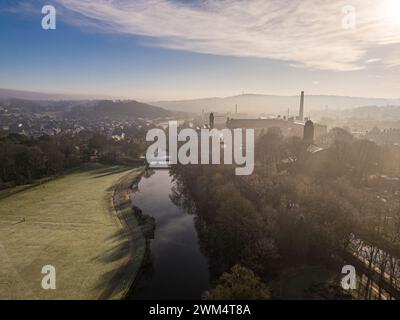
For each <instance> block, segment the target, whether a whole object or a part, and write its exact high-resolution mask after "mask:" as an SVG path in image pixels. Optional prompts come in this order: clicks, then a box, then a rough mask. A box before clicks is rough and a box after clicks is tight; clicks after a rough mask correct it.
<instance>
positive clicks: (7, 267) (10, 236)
mask: <svg viewBox="0 0 400 320" xmlns="http://www.w3.org/2000/svg"><path fill="white" fill-rule="evenodd" d="M140 172H141V168H136V169H134V170H132V168H128V167H122V166H104V165H100V164H93V165H90V166H85V167H84V168H81V169H79V170H76V171H74V172H72V173H70V174H68V175H65V176H63V177H60V178H57V179H55V180H52V181H48V182H46V183H43V184H40V185H37V186H33V187H30V188H27V189H26V190H18V192H16V193H14V194H11V195H9V196H7V197H5V198H2V199H1V200H0V261H1V262H2V268H0V299H99V298H102V299H103V298H104V299H120V298H122V297H123V296H124V294H125V293H126V290H125V287H129V282H130V281H132V280H131V279H132V278H133V276H134V272H133V271H132V272H131V270H130V272H129V276H123V277H122V278H121V277H120V276H119V275H121V274H124V272H123V271H126V267H127V265H129V263H130V262H131V261H132V257H134V262H135V263H139V261H140V256H141V253H140V252H141V249H140V244H138V247H137V248H136V249H137V251H136V252H137V254H136V255H132V252H131V251H130V250H131V249H130V243H131V240H132V239H129V238H128V236H127V234H126V232H127V231H126V230H127V229H126V228H123V224H122V222H121V220H120V219H119V216H122V217H125V218H126V221H127V219H128V217H126V215H127V211H125V208H121V209H124V210H120V209H119V211H120V212H117V211H115V210H114V204H113V202H112V201H111V200H110V199H112V198H113V196H114V195H115V193H116V189H118V188H122V185H123V186H126V184H125V183H123V184H122V185H121V181H125V182H126V183H127V181H128V180H129V179H134V178H135V177H137V176H138V175H139V174H140ZM127 177H129V179H128V180H125V179H127ZM129 226H130V230H132V228H133V226H134V219H132V221H129ZM139 229H140V228H139ZM137 231H138V230H136V235H137V237H138V239H139V240H140V236H139V233H138V232H137ZM135 240H136V238H135ZM143 250H144V249H143ZM45 265H53V266H54V267H55V269H56V289H55V290H44V289H42V287H41V281H42V278H43V276H44V275H43V274H41V270H42V267H43V266H45ZM118 280H121V281H122V282H121V283H122V284H120V282H118Z"/></svg>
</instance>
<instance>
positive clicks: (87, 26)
mask: <svg viewBox="0 0 400 320" xmlns="http://www.w3.org/2000/svg"><path fill="white" fill-rule="evenodd" d="M1 3H2V4H1V7H0V88H8V89H19V90H30V91H40V92H49V93H72V94H85V95H88V96H93V97H94V96H109V97H113V98H123V99H125V98H131V99H137V100H142V101H156V100H178V99H195V98H204V97H216V96H218V97H224V96H231V95H237V94H242V93H255V94H257V93H258V94H278V95H298V94H299V92H300V91H301V90H305V91H306V92H307V93H308V94H331V95H346V96H363V97H382V98H399V97H400V1H399V0H346V1H342V0H219V1H211V0H192V1H189V0H91V1H89V0H47V1H44V0H35V1H27V0H2V2H1ZM44 5H52V6H54V8H55V9H56V19H57V24H56V29H55V30H44V29H43V28H42V19H43V17H44V16H45V14H42V12H41V11H42V7H43V6H44Z"/></svg>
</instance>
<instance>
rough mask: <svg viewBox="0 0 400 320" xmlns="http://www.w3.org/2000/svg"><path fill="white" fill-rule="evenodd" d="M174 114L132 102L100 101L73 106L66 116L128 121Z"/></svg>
mask: <svg viewBox="0 0 400 320" xmlns="http://www.w3.org/2000/svg"><path fill="white" fill-rule="evenodd" d="M174 114H175V113H174V112H172V111H168V110H165V109H163V108H160V107H154V106H151V105H148V104H145V103H141V102H138V101H133V100H128V101H111V100H102V101H96V102H94V103H93V102H92V103H91V104H90V105H80V106H75V107H73V108H72V109H71V110H70V111H69V112H68V114H67V115H68V116H70V117H72V118H88V119H105V118H106V119H111V120H130V119H135V118H146V119H155V118H163V117H170V116H172V115H174Z"/></svg>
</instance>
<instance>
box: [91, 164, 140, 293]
mask: <svg viewBox="0 0 400 320" xmlns="http://www.w3.org/2000/svg"><path fill="white" fill-rule="evenodd" d="M131 169H132V168H125V169H124V170H122V171H120V170H121V167H119V168H109V170H108V172H107V170H102V171H103V172H102V174H103V175H108V174H115V173H119V172H123V171H125V170H131ZM134 175H135V174H133V175H129V176H127V177H124V178H123V179H122V180H120V181H119V182H118V183H117V185H115V186H112V187H110V188H109V189H110V190H109V191H111V190H113V189H116V191H115V193H114V195H113V205H114V208H115V209H116V214H117V216H118V218H119V220H120V221H121V223H122V225H123V229H121V230H119V231H117V232H115V233H114V234H112V235H111V236H109V237H108V238H107V239H105V241H107V242H112V243H113V244H114V245H113V247H112V248H110V249H109V250H107V251H105V252H102V253H101V254H99V255H98V256H97V257H95V258H94V259H93V261H95V262H98V263H101V264H111V263H117V265H118V266H116V267H115V268H113V270H110V271H108V272H106V273H104V274H103V275H102V276H101V277H100V278H99V280H98V282H97V285H96V288H95V289H96V290H100V291H101V292H102V294H101V295H100V297H99V298H100V299H108V298H115V297H118V298H123V297H125V295H126V294H127V292H128V291H129V289H130V286H131V285H132V283H133V281H134V279H135V277H136V276H137V274H138V273H139V270H140V268H141V265H142V262H143V259H144V257H145V251H146V239H145V237H144V234H143V230H142V228H143V223H142V221H140V219H139V217H138V216H137V212H136V210H135V209H134V208H133V206H132V204H131V201H130V197H129V194H130V192H131V189H130V186H131V185H132V181H134ZM118 262H120V263H118Z"/></svg>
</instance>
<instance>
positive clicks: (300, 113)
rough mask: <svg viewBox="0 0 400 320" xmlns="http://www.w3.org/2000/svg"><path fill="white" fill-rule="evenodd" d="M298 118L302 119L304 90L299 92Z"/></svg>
mask: <svg viewBox="0 0 400 320" xmlns="http://www.w3.org/2000/svg"><path fill="white" fill-rule="evenodd" d="M299 120H301V121H303V120H304V91H302V92H301V97H300V111H299Z"/></svg>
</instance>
